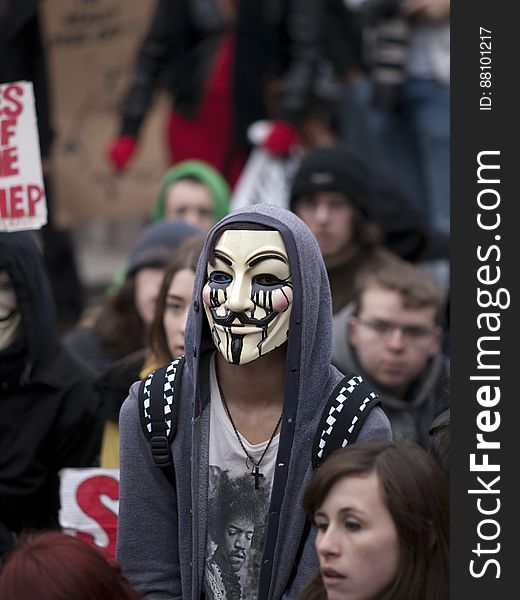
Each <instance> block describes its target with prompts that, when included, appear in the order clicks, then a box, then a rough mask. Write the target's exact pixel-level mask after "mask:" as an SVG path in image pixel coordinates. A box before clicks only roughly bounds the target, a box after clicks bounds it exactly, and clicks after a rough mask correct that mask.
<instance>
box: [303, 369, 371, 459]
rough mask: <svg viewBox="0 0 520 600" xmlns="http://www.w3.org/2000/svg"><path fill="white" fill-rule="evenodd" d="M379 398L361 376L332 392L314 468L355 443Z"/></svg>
mask: <svg viewBox="0 0 520 600" xmlns="http://www.w3.org/2000/svg"><path fill="white" fill-rule="evenodd" d="M378 404H381V400H380V398H379V396H378V395H377V394H376V393H375V392H374V391H373V389H372V388H371V387H369V386H368V385H367V384H366V383H365V382H364V381H363V378H362V377H361V376H360V375H348V376H345V377H344V378H343V379H342V380H341V381H340V382H339V383H338V385H337V386H336V387H335V388H334V390H333V391H332V394H331V395H330V397H329V399H328V401H327V404H326V405H325V408H324V409H323V413H322V415H321V419H320V422H319V425H318V428H317V430H316V435H315V437H314V443H313V445H312V466H313V468H314V469H317V468H318V467H319V466H320V465H321V463H322V462H323V461H324V460H325V459H326V458H327V457H328V456H329V455H330V454H332V452H334V450H336V449H337V448H344V447H345V446H346V445H347V444H350V443H352V442H354V441H355V440H356V438H357V436H358V434H359V431H360V430H361V427H362V425H363V423H364V422H365V419H366V418H367V417H368V415H369V413H370V411H371V410H372V408H374V406H377V405H378Z"/></svg>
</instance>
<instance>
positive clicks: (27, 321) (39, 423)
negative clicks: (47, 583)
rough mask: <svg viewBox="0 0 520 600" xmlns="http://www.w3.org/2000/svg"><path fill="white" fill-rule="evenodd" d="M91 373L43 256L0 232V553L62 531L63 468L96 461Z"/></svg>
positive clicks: (26, 241)
mask: <svg viewBox="0 0 520 600" xmlns="http://www.w3.org/2000/svg"><path fill="white" fill-rule="evenodd" d="M99 408H100V406H99V398H98V396H97V394H96V392H95V389H94V374H93V373H92V371H91V370H90V369H89V368H88V367H87V366H86V365H85V364H84V363H83V362H82V361H80V360H79V359H77V358H76V357H75V356H74V355H73V353H72V352H70V351H69V350H68V349H67V348H66V346H65V345H64V344H63V343H62V342H61V341H60V338H59V334H58V331H57V326H56V312H55V305H54V301H53V297H52V292H51V288H50V284H49V281H48V278H47V274H46V271H45V267H44V263H43V259H42V256H41V253H40V251H39V249H38V246H37V245H36V242H35V240H34V239H33V236H32V235H31V234H30V233H28V232H26V231H20V232H10V233H5V232H0V498H1V499H2V501H1V510H0V556H1V555H2V554H3V553H4V552H6V551H7V550H8V549H10V548H11V547H12V545H13V544H14V541H15V539H16V537H17V536H18V535H19V534H20V533H21V532H22V531H23V530H25V529H49V528H54V529H59V522H58V513H59V508H60V500H59V477H58V473H59V471H60V469H62V468H65V467H91V466H95V465H96V463H97V460H98V457H99V447H100V441H101V425H102V424H101V421H100V418H99Z"/></svg>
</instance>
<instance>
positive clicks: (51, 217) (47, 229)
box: [0, 0, 84, 333]
mask: <svg viewBox="0 0 520 600" xmlns="http://www.w3.org/2000/svg"><path fill="white" fill-rule="evenodd" d="M21 80H24V81H30V82H32V84H33V86H34V96H35V105H36V115H37V119H38V135H39V139H40V154H41V159H42V172H43V178H44V185H45V195H46V199H47V224H46V225H44V226H43V228H42V229H41V232H39V234H38V235H39V236H40V237H41V241H42V246H43V259H44V262H45V266H46V269H47V273H48V277H49V282H50V285H51V290H52V294H53V296H54V301H55V303H56V307H57V309H58V310H57V324H58V328H59V331H60V332H62V333H63V332H65V331H67V330H69V329H71V328H72V327H73V326H74V325H75V324H76V322H77V321H78V319H79V317H80V315H81V312H82V310H83V308H84V302H83V300H84V294H83V286H82V283H81V281H80V278H79V274H78V268H77V265H76V257H75V248H74V243H73V238H72V236H71V234H70V232H69V231H67V230H64V229H61V228H59V227H58V225H57V224H56V222H55V214H54V213H55V211H54V206H53V205H54V202H53V194H52V189H51V185H50V173H51V168H52V163H51V150H52V142H53V137H54V132H53V126H52V115H51V109H50V97H49V86H48V79H47V64H46V55H45V48H44V46H43V44H42V36H41V30H40V16H39V2H38V0H16V1H15V0H2V1H1V2H0V83H9V82H12V81H21Z"/></svg>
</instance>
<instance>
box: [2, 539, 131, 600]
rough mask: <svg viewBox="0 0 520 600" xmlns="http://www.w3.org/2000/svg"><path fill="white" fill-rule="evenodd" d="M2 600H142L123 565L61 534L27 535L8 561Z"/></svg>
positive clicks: (4, 564)
mask: <svg viewBox="0 0 520 600" xmlns="http://www.w3.org/2000/svg"><path fill="white" fill-rule="evenodd" d="M0 598H2V600H20V598H25V599H26V600H30V599H31V598H38V600H69V599H71V598H74V600H101V599H103V600H140V599H141V598H142V597H141V595H140V594H139V592H137V591H136V590H134V589H133V588H132V587H131V586H130V585H129V584H128V582H127V581H126V580H125V579H124V578H123V576H122V574H121V571H120V569H119V566H118V565H117V563H115V562H108V561H107V559H105V557H104V556H103V555H102V554H101V552H100V551H99V550H97V549H96V548H94V547H93V546H90V545H89V544H87V542H84V541H83V540H81V539H79V538H76V537H72V536H70V535H67V534H65V533H60V532H58V531H46V532H43V533H41V532H40V533H33V534H28V535H26V536H24V537H22V538H21V540H20V544H19V545H18V547H17V548H15V549H14V550H13V551H12V552H10V553H9V554H8V555H6V557H5V561H4V563H3V565H2V567H1V570H0Z"/></svg>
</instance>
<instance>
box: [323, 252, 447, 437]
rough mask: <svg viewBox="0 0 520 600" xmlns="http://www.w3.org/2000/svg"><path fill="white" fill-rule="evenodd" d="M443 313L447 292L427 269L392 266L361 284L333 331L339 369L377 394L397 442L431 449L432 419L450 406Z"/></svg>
mask: <svg viewBox="0 0 520 600" xmlns="http://www.w3.org/2000/svg"><path fill="white" fill-rule="evenodd" d="M443 306H444V299H443V296H442V292H441V290H440V289H439V288H438V286H437V284H436V283H435V282H434V281H433V280H432V279H431V277H430V276H429V275H428V274H427V273H426V272H425V271H424V270H422V269H421V268H419V267H416V266H414V265H412V264H410V263H408V262H405V261H402V260H400V259H392V260H389V261H387V262H385V264H384V265H382V266H379V267H377V268H375V269H373V270H371V271H369V272H366V273H364V274H363V275H361V276H360V277H359V278H358V279H357V281H356V285H355V290H354V298H353V301H352V303H351V304H350V305H349V306H347V307H346V308H345V309H343V310H342V311H340V312H339V313H338V314H337V315H336V316H335V318H334V325H333V335H334V342H333V357H332V362H333V363H334V364H335V365H336V366H337V367H338V368H339V369H340V370H342V371H344V372H350V371H354V372H358V373H360V374H361V375H363V377H364V378H365V380H367V381H368V382H369V383H370V384H371V385H373V386H374V387H375V388H376V390H377V391H378V393H379V394H380V396H381V397H382V402H383V409H384V410H385V412H386V414H387V416H388V418H389V419H390V423H391V425H392V431H393V435H394V439H397V440H403V439H404V440H409V441H413V442H417V443H419V444H421V445H422V446H423V447H425V448H427V447H428V442H429V438H428V430H429V428H430V426H431V423H432V420H433V419H434V418H435V416H436V415H437V414H439V413H440V412H441V411H442V410H444V409H446V408H447V407H448V406H449V382H450V375H449V361H448V359H447V358H445V357H444V356H443V354H442V351H441V340H442V328H441V318H442V315H443V314H444V312H443Z"/></svg>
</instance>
